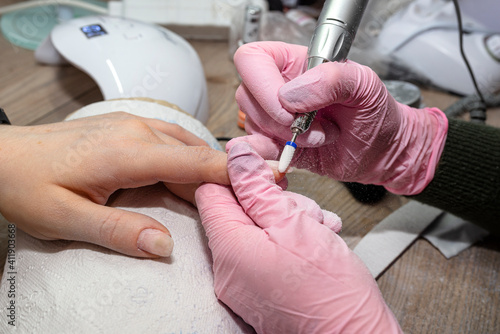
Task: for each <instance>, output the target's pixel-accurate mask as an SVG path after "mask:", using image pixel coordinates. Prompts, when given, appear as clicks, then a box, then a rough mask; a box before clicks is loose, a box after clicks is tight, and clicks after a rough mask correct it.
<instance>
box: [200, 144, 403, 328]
mask: <svg viewBox="0 0 500 334" xmlns="http://www.w3.org/2000/svg"><path fill="white" fill-rule="evenodd" d="M230 144H233V145H234V146H233V147H232V148H230V150H229V155H228V172H229V177H230V180H231V183H232V189H231V187H230V186H223V185H215V184H203V185H201V186H200V188H198V190H197V192H196V201H197V204H198V209H199V211H200V214H201V219H202V223H203V226H204V227H205V230H206V233H207V236H208V239H209V247H210V249H211V250H212V254H213V261H214V274H215V292H216V294H217V297H218V298H219V299H220V300H221V301H223V302H224V303H225V304H227V305H228V306H229V307H230V308H231V309H232V310H233V311H234V312H235V313H237V314H238V315H240V316H241V317H242V318H243V319H244V320H245V321H246V322H247V323H249V324H250V325H252V326H253V327H254V328H255V329H256V330H257V332H258V333H339V332H344V333H384V334H385V333H398V332H401V330H400V328H399V325H398V323H397V321H396V320H395V318H394V316H393V314H392V312H391V311H390V310H389V308H388V307H387V305H386V304H385V302H384V300H383V298H382V295H381V294H380V291H379V289H378V287H377V284H376V283H375V281H374V279H373V278H372V277H371V275H370V273H369V271H368V270H367V268H366V267H365V266H364V264H363V263H362V262H361V260H360V259H359V258H358V257H357V256H356V255H355V254H354V253H353V252H351V251H350V250H349V248H348V247H347V245H346V244H345V243H344V241H343V240H342V239H341V238H340V237H339V236H338V235H337V234H336V232H338V231H339V229H340V227H341V222H340V219H339V218H338V217H337V216H336V215H335V214H333V213H331V212H328V211H322V210H321V209H320V208H319V206H318V205H317V204H316V203H315V202H314V201H312V200H311V199H308V198H306V197H304V196H301V195H298V194H294V193H291V192H286V191H283V190H282V189H281V188H280V187H279V186H277V185H276V184H275V182H274V176H273V174H272V172H271V169H270V168H269V167H268V166H267V164H266V163H264V160H263V159H262V158H261V157H260V156H258V155H257V154H256V153H255V152H254V151H253V150H252V149H251V148H250V146H249V145H248V144H246V143H236V144H234V142H233V143H230Z"/></svg>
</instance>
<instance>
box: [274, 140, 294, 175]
mask: <svg viewBox="0 0 500 334" xmlns="http://www.w3.org/2000/svg"><path fill="white" fill-rule="evenodd" d="M296 148H297V144H295V143H294V142H293V141H287V142H286V145H285V148H284V149H283V152H282V153H281V157H280V162H279V164H278V172H280V173H284V172H286V170H287V169H288V166H289V165H290V162H291V161H292V158H293V155H294V154H295V149H296Z"/></svg>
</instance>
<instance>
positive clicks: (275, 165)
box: [266, 160, 295, 174]
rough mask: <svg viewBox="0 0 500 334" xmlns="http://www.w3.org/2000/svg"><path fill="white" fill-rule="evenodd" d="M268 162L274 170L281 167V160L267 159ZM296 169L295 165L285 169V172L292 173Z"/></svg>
mask: <svg viewBox="0 0 500 334" xmlns="http://www.w3.org/2000/svg"><path fill="white" fill-rule="evenodd" d="M266 162H267V164H268V165H269V167H271V168H272V169H274V170H278V167H279V164H280V163H279V161H276V160H266ZM294 170H295V167H288V168H287V169H286V171H285V174H288V173H292V172H293V171H294Z"/></svg>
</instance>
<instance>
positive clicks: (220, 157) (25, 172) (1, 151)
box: [0, 113, 229, 257]
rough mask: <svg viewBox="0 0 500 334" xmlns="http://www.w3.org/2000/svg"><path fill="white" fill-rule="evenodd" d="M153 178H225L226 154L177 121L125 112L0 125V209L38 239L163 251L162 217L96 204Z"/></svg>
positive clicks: (167, 245)
mask: <svg viewBox="0 0 500 334" xmlns="http://www.w3.org/2000/svg"><path fill="white" fill-rule="evenodd" d="M159 181H164V182H169V183H185V184H187V183H196V182H203V181H208V182H217V183H222V184H229V179H228V175H227V169H226V154H225V153H223V152H219V151H216V150H212V149H210V148H209V147H208V145H206V143H205V142H204V141H203V140H201V139H200V138H198V137H196V136H195V135H193V134H192V133H190V132H188V131H186V130H184V129H183V128H181V127H179V126H177V125H173V124H169V123H165V122H162V121H158V120H153V119H146V118H140V117H136V116H132V115H129V114H125V113H114V114H107V115H102V116H96V117H89V118H84V119H79V120H74V121H69V122H64V123H55V124H47V125H40V126H31V127H17V126H2V127H1V129H0V185H1V186H0V212H1V213H2V214H3V215H4V216H5V218H7V219H8V220H9V221H11V222H13V223H15V224H17V226H18V227H19V228H20V229H22V230H24V231H25V232H27V233H29V234H31V235H32V236H34V237H37V238H40V239H47V240H54V239H67V240H79V241H87V242H90V243H95V244H98V245H102V246H104V247H107V248H110V249H113V250H116V251H118V252H121V253H124V254H128V255H132V256H141V257H157V256H169V255H170V253H171V252H172V247H173V241H172V239H171V236H170V233H169V231H168V230H167V229H166V228H165V227H164V226H163V225H162V224H160V223H159V222H157V221H155V220H154V219H152V218H150V217H147V216H144V215H141V214H138V213H133V212H129V211H124V210H119V209H116V208H110V207H106V206H104V205H105V204H106V202H107V200H108V198H109V196H110V195H111V194H112V193H113V192H115V191H116V190H118V189H121V188H134V187H140V186H144V185H150V184H155V183H157V182H159Z"/></svg>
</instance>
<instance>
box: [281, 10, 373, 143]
mask: <svg viewBox="0 0 500 334" xmlns="http://www.w3.org/2000/svg"><path fill="white" fill-rule="evenodd" d="M367 3H368V0H326V1H325V4H324V5H323V9H322V10H321V14H320V16H319V19H318V23H317V25H316V29H315V30H314V34H313V37H312V39H311V44H310V45H309V50H308V52H307V54H308V58H307V70H309V69H311V68H313V67H315V66H318V65H320V64H322V63H325V62H328V61H344V60H346V59H347V54H348V53H349V50H350V49H351V45H352V42H353V40H354V37H355V36H356V31H357V30H358V26H359V23H360V22H361V18H362V16H363V12H364V11H365V8H366V5H367ZM317 112H318V111H317V110H315V111H311V112H308V113H305V114H303V115H301V116H300V117H297V118H296V119H295V121H294V122H293V124H292V126H291V127H290V129H291V130H292V134H293V138H292V142H295V140H296V138H297V135H300V134H302V133H304V132H306V131H307V130H309V127H310V126H311V123H312V121H313V119H314V117H316V113H317Z"/></svg>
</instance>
